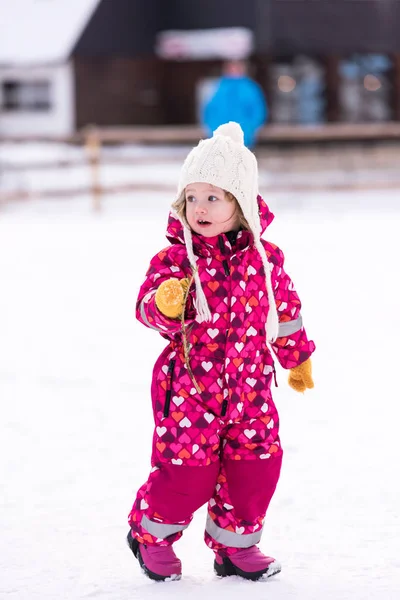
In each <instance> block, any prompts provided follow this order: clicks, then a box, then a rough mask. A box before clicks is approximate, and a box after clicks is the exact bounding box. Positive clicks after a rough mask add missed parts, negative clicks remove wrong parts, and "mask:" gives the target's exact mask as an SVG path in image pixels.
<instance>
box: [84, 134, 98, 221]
mask: <svg viewBox="0 0 400 600" xmlns="http://www.w3.org/2000/svg"><path fill="white" fill-rule="evenodd" d="M85 151H86V155H87V157H88V159H89V164H90V172H91V190H92V206H93V210H94V211H96V212H98V211H100V209H101V203H100V199H101V185H100V136H99V132H98V130H97V129H96V128H95V127H89V128H88V129H87V132H86V133H85Z"/></svg>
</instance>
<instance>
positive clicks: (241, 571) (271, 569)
mask: <svg viewBox="0 0 400 600" xmlns="http://www.w3.org/2000/svg"><path fill="white" fill-rule="evenodd" d="M214 571H215V572H216V574H217V575H219V577H229V576H230V575H239V576H240V577H243V578H244V579H251V580H252V581H257V580H258V579H267V578H268V577H272V575H276V574H277V573H279V572H280V571H281V565H280V564H279V563H278V562H277V561H276V560H275V559H274V558H271V557H270V556H265V554H263V553H262V552H261V550H260V549H259V548H257V546H250V548H243V549H241V550H238V551H237V552H235V553H234V554H231V555H230V556H227V555H225V554H223V553H218V552H216V553H215V561H214Z"/></svg>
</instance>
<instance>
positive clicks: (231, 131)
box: [213, 121, 244, 144]
mask: <svg viewBox="0 0 400 600" xmlns="http://www.w3.org/2000/svg"><path fill="white" fill-rule="evenodd" d="M216 135H225V136H226V137H229V138H231V140H233V141H234V142H238V143H239V144H244V135H243V131H242V128H241V127H240V125H239V123H235V121H229V123H224V124H223V125H220V126H219V127H217V129H216V130H215V131H214V134H213V137H215V136H216Z"/></svg>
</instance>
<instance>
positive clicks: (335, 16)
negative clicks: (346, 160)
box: [0, 0, 400, 135]
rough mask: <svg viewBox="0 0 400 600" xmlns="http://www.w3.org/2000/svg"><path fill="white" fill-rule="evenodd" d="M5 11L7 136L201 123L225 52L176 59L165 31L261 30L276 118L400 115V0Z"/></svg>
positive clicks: (81, 5) (258, 45) (264, 79)
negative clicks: (162, 49) (206, 94)
mask: <svg viewBox="0 0 400 600" xmlns="http://www.w3.org/2000/svg"><path fill="white" fill-rule="evenodd" d="M21 5H24V6H25V10H24V11H23V14H21V9H20V7H21ZM17 7H18V11H17ZM3 13H4V15H2V20H1V23H0V134H1V133H6V134H7V133H47V134H54V135H67V134H69V133H72V132H73V131H75V130H77V129H80V128H81V127H83V126H85V125H87V124H90V123H95V124H98V125H162V124H191V123H195V122H196V120H197V110H198V106H197V104H198V92H199V86H200V85H201V82H202V81H204V80H207V79H208V78H212V77H217V76H218V75H219V73H220V70H221V64H222V60H221V57H220V56H218V55H215V56H213V54H212V52H210V53H209V55H208V56H206V57H203V58H201V59H198V58H193V57H192V56H190V54H188V55H186V56H185V55H182V54H181V55H179V56H177V57H176V58H175V59H171V58H170V59H165V58H162V57H160V56H159V55H158V54H157V53H156V44H157V39H158V36H159V35H160V32H163V31H164V32H165V31H170V30H173V31H178V32H179V31H195V30H208V29H210V30H215V29H218V28H244V29H246V30H247V31H250V32H252V35H253V40H254V44H253V50H252V53H251V55H250V56H249V64H250V74H251V75H252V76H253V77H254V78H255V79H257V80H258V81H259V83H260V84H261V86H262V87H263V89H264V91H265V94H266V97H267V100H268V103H269V105H270V108H271V120H272V122H277V123H318V122H326V121H331V122H340V121H353V122H357V121H358V122H360V121H374V120H376V121H390V120H399V121H400V36H399V35H398V31H399V26H400V2H398V0H351V1H349V0H334V1H332V2H330V1H327V0H301V1H299V0H246V1H244V0H202V1H201V2H198V1H197V0H168V1H166V0H146V1H144V0H68V2H64V0H52V1H51V2H36V1H35V0H20V1H19V2H18V3H15V6H14V4H13V3H9V5H8V8H7V9H5V10H4V11H3ZM227 50H228V51H229V48H227Z"/></svg>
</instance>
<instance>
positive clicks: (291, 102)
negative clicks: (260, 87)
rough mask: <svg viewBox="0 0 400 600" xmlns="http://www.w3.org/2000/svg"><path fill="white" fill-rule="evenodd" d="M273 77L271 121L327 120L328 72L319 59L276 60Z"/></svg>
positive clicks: (312, 121)
mask: <svg viewBox="0 0 400 600" xmlns="http://www.w3.org/2000/svg"><path fill="white" fill-rule="evenodd" d="M270 76H271V78H272V80H271V82H270V90H271V98H270V101H271V120H272V122H274V123H287V124H289V123H301V124H310V125H311V124H317V123H322V122H324V121H325V72H324V68H323V67H322V66H321V64H320V63H319V61H318V60H316V59H314V58H311V57H307V56H297V57H295V58H291V59H286V60H285V59H282V60H277V61H276V62H274V63H273V64H272V66H271V71H270Z"/></svg>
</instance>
